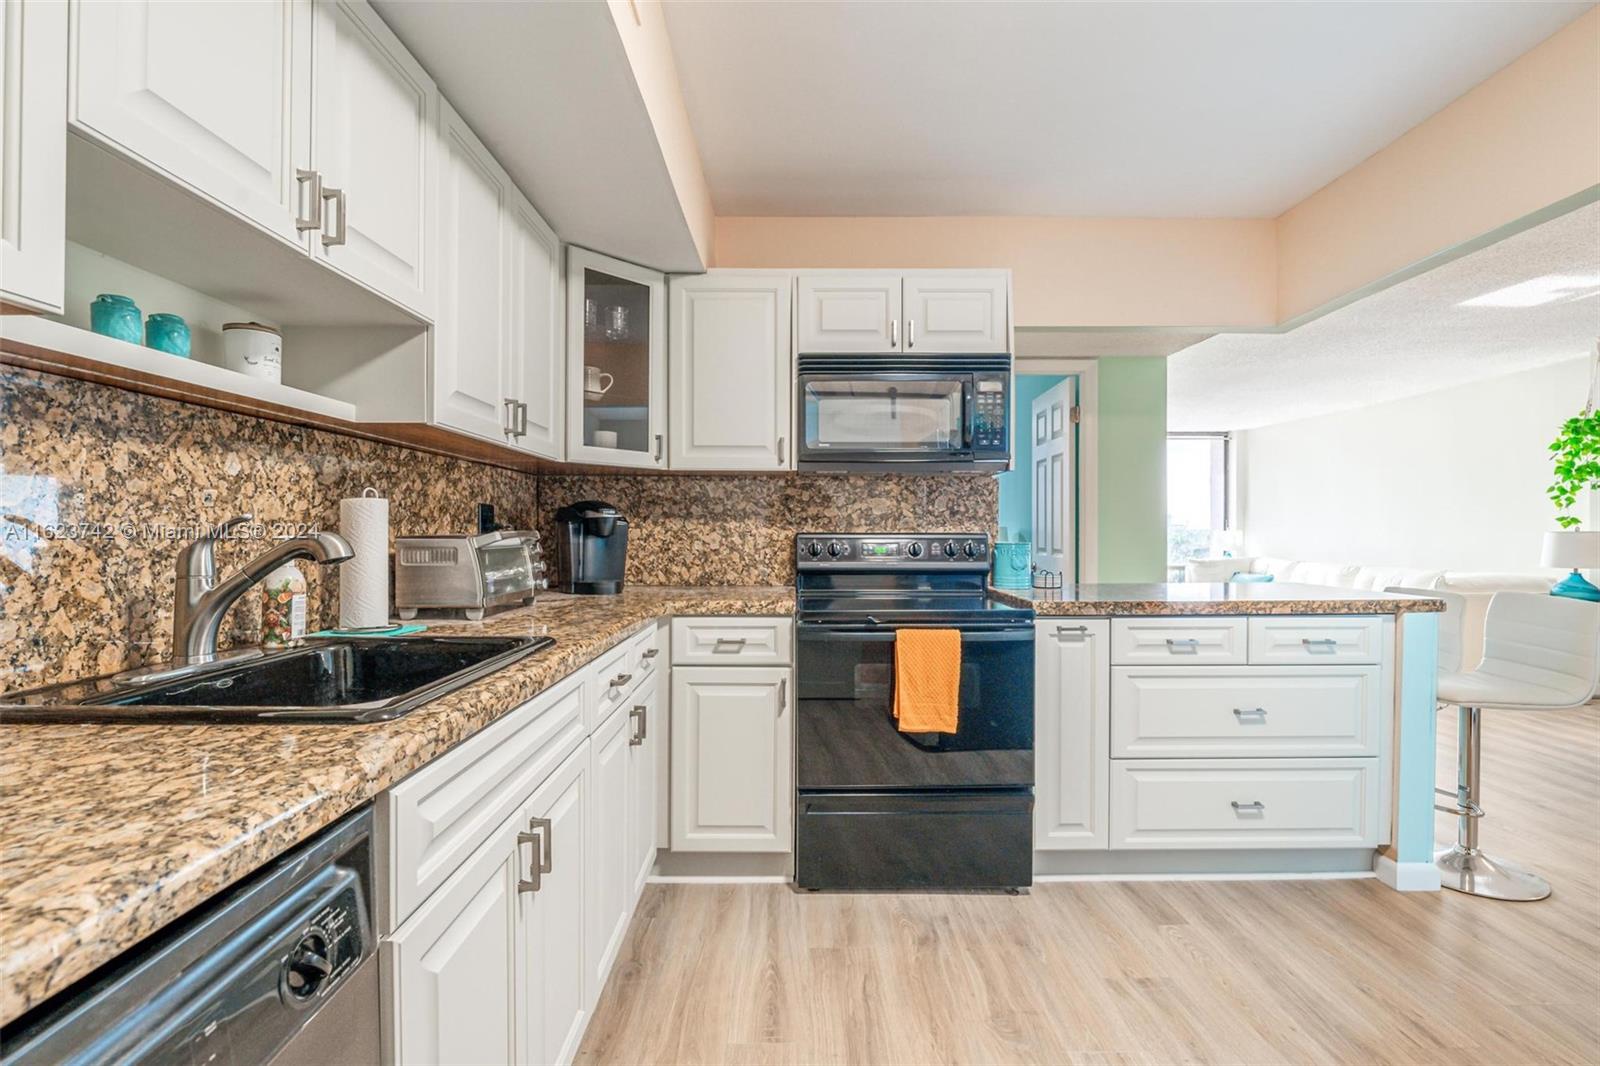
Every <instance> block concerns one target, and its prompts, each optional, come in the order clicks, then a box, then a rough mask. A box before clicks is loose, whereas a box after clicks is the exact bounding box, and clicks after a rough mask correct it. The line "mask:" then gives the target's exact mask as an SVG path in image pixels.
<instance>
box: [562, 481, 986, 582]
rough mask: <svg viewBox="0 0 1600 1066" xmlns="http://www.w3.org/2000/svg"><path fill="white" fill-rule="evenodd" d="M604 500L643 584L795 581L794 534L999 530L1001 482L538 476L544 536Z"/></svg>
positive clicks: (633, 575)
mask: <svg viewBox="0 0 1600 1066" xmlns="http://www.w3.org/2000/svg"><path fill="white" fill-rule="evenodd" d="M577 500H604V501H605V502H606V503H610V504H614V505H616V506H617V507H618V508H619V509H620V510H621V511H622V513H623V514H624V515H625V516H626V517H627V519H628V568H627V573H626V579H627V580H628V581H630V582H632V583H634V584H638V585H787V584H791V583H792V582H793V581H794V535H795V534H796V533H797V532H801V531H816V532H823V531H826V532H836V533H869V532H872V531H874V530H896V531H902V530H903V531H916V532H923V531H926V532H941V531H945V530H950V531H962V532H988V533H991V534H992V533H993V532H994V531H995V524H996V522H997V521H998V516H999V512H1000V489H999V482H998V481H996V479H995V478H993V477H991V476H988V475H953V474H926V475H922V476H916V475H905V474H897V475H892V476H867V475H853V474H852V475H842V474H837V475H836V474H809V475H808V474H798V475H790V476H787V477H772V476H751V477H738V476H730V475H721V474H719V475H706V476H703V477H700V476H694V475H684V474H677V475H671V476H663V475H648V474H645V475H625V474H615V475H612V474H602V475H571V474H559V475H558V474H541V475H540V477H539V519H540V522H541V526H540V530H539V532H540V534H541V535H542V536H543V537H544V539H545V542H546V543H547V544H549V545H552V548H551V550H550V551H549V552H548V553H547V554H549V555H550V556H551V559H552V562H553V561H554V557H555V554H556V553H555V551H554V548H553V545H554V543H555V540H554V537H555V512H556V509H557V508H559V507H562V506H565V505H566V504H569V503H572V502H574V501H577Z"/></svg>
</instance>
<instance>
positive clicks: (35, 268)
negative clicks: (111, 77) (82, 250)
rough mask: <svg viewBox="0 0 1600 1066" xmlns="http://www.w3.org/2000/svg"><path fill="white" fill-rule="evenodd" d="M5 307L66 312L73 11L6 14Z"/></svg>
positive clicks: (1, 186) (34, 6)
mask: <svg viewBox="0 0 1600 1066" xmlns="http://www.w3.org/2000/svg"><path fill="white" fill-rule="evenodd" d="M0 85H4V86H5V105H4V107H3V108H0V190H4V194H3V195H0V300H5V301H7V302H10V303H17V304H25V305H26V306H28V307H31V308H35V309H38V310H41V311H55V312H59V311H61V310H62V300H63V297H64V287H65V284H66V249H67V243H66V242H67V216H66V191H67V178H66V150H67V146H66V129H67V123H66V109H67V8H66V5H65V4H61V3H54V2H52V0H5V8H4V12H3V14H0Z"/></svg>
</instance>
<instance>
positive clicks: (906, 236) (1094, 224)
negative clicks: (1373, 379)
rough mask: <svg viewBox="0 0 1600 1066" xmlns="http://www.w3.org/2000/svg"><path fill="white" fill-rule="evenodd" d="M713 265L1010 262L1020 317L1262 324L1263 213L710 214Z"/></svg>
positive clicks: (1267, 276)
mask: <svg viewBox="0 0 1600 1066" xmlns="http://www.w3.org/2000/svg"><path fill="white" fill-rule="evenodd" d="M714 262H715V265H717V266H719V267H841V268H842V267H890V268H892V267H1010V268H1011V269H1012V271H1013V276H1012V285H1013V288H1014V290H1015V291H1014V306H1015V312H1016V325H1018V326H1022V327H1028V326H1168V325H1170V326H1195V325H1201V326H1210V325H1229V326H1270V325H1273V324H1275V323H1276V321H1277V319H1276V317H1275V316H1276V307H1277V305H1276V269H1277V263H1276V256H1275V248H1274V234H1273V224H1272V221H1271V220H1270V219H1136V218H1012V217H977V216H973V217H944V218H726V217H723V218H718V219H717V229H716V251H715V258H714Z"/></svg>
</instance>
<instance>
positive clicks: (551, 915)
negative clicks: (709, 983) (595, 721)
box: [479, 747, 593, 1063]
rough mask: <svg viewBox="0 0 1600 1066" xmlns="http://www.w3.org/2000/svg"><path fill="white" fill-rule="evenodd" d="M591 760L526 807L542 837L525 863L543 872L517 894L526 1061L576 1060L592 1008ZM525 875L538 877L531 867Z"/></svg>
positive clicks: (555, 778) (576, 764)
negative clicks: (588, 967)
mask: <svg viewBox="0 0 1600 1066" xmlns="http://www.w3.org/2000/svg"><path fill="white" fill-rule="evenodd" d="M589 758H590V751H589V749H588V748H587V747H585V748H583V749H580V750H579V751H576V752H574V753H573V754H572V756H571V757H570V758H569V759H568V760H567V761H566V762H565V763H563V764H562V766H561V768H560V769H559V770H557V771H556V772H555V773H554V774H552V775H550V778H549V779H548V780H547V781H545V783H544V784H543V785H541V786H540V787H539V790H538V791H537V792H535V793H534V794H533V797H532V798H531V799H530V800H529V801H528V805H527V806H526V807H525V808H524V809H523V813H524V814H525V815H526V816H527V818H526V820H525V822H524V826H525V827H526V829H525V831H526V832H528V833H529V835H530V836H532V837H535V838H537V839H535V840H530V841H529V842H528V847H527V848H525V849H523V850H524V856H523V857H524V859H525V860H526V861H529V862H530V863H534V864H535V865H536V866H537V867H538V868H539V870H540V873H539V878H538V888H537V890H532V891H524V892H521V893H519V895H518V902H519V904H520V906H521V908H522V914H521V918H522V921H521V929H520V944H521V951H522V959H523V963H522V971H521V972H522V973H523V975H524V983H523V993H522V995H521V997H520V1000H519V1002H520V1003H521V1005H522V1008H523V1010H522V1018H523V1029H522V1043H521V1046H522V1049H523V1053H522V1055H521V1056H520V1057H519V1058H520V1061H524V1062H535V1063H565V1062H571V1061H572V1058H573V1056H574V1055H576V1054H577V1053H578V1043H579V1042H580V1041H581V1040H582V1039H583V1029H584V1026H585V1025H586V1024H587V1023H588V1021H589V1012H590V1010H591V1009H592V1008H593V1002H592V1001H591V1000H590V998H589V996H588V995H587V989H586V988H585V986H584V970H585V959H586V958H587V955H586V948H585V945H584V936H583V928H584V925H583V917H584V911H585V909H586V908H587V907H588V906H589V905H590V904H589V900H590V896H591V893H590V891H589V883H588V880H587V877H588V857H589V856H588V850H589V843H590V840H589V833H588V823H589V819H590V818H591V806H592V803H591V796H592V792H591V789H590V779H589V772H588V770H589ZM537 860H542V861H537ZM523 869H524V870H526V871H528V872H529V873H530V874H531V871H532V867H523ZM479 1061H490V1060H479Z"/></svg>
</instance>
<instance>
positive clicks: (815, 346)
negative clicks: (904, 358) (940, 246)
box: [795, 274, 901, 353]
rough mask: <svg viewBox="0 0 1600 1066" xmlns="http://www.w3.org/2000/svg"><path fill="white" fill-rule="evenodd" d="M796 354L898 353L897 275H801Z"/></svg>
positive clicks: (898, 311)
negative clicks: (798, 352) (797, 352)
mask: <svg viewBox="0 0 1600 1066" xmlns="http://www.w3.org/2000/svg"><path fill="white" fill-rule="evenodd" d="M797 288H798V292H797V295H796V299H797V301H798V309H799V317H798V318H797V319H796V321H795V344H796V350H797V351H800V352H804V353H812V352H898V351H900V350H901V347H900V317H901V316H900V275H899V274H801V275H799V284H798V287H797Z"/></svg>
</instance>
